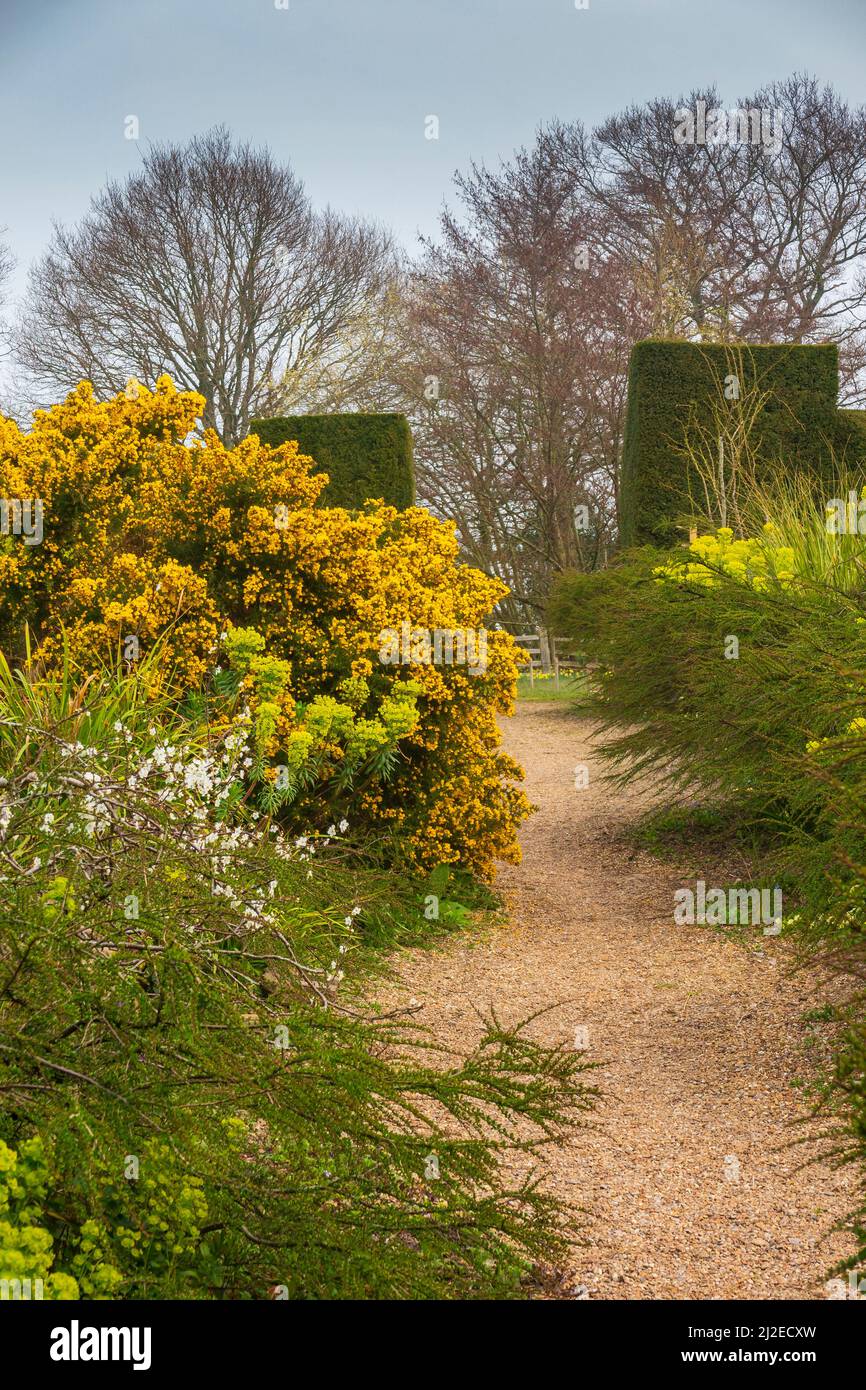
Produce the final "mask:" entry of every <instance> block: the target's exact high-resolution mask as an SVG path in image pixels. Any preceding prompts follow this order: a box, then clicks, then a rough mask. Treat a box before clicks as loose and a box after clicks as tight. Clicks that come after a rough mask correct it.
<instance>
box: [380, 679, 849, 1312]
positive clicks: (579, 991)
mask: <svg viewBox="0 0 866 1390" xmlns="http://www.w3.org/2000/svg"><path fill="white" fill-rule="evenodd" d="M504 732H505V743H506V747H507V749H508V751H509V752H510V753H512V754H513V756H515V757H516V758H517V759H518V760H519V761H520V762H521V763H522V764H523V766H524V767H525V768H526V773H527V778H526V788H527V791H528V793H529V796H530V798H531V799H532V801H534V802H535V803H537V804H538V806H539V810H538V812H537V814H536V815H534V816H533V817H532V818H531V819H530V820H529V821H528V822H527V824H526V825H525V827H524V829H523V832H522V835H521V841H522V845H523V855H524V857H523V863H522V864H521V865H520V866H519V867H516V868H513V867H507V868H505V869H503V871H502V873H501V878H500V883H499V886H500V888H501V889H502V890H503V891H504V893H505V896H506V901H507V903H508V906H509V914H510V921H509V924H507V925H504V926H502V927H499V928H495V929H494V930H493V931H492V933H490V932H489V933H487V934H486V936H485V937H484V938H483V939H481V940H478V941H473V940H472V939H471V938H468V937H466V936H463V937H461V938H459V939H458V940H456V941H451V942H449V943H448V944H447V946H446V947H445V948H444V949H443V950H437V951H413V952H409V953H407V954H406V955H405V956H403V957H402V958H400V960H398V962H397V971H398V977H399V985H398V988H397V994H398V996H400V997H404V998H405V997H410V996H414V998H415V999H417V1000H418V1001H419V1002H421V1003H422V1004H423V1005H424V1008H423V1011H422V1013H421V1015H420V1018H421V1019H422V1020H423V1021H425V1022H426V1023H427V1024H428V1026H430V1027H432V1029H433V1030H434V1032H435V1034H436V1037H437V1039H438V1041H439V1042H441V1043H444V1044H446V1045H447V1046H449V1047H452V1048H454V1049H457V1050H458V1051H465V1050H467V1049H468V1048H469V1047H470V1046H471V1045H472V1043H473V1041H474V1040H475V1039H476V1038H477V1036H478V1033H479V1028H480V1025H479V1022H478V1016H477V1012H476V1010H477V1009H482V1010H483V1009H485V1008H488V1007H489V1006H493V1007H494V1008H495V1009H496V1011H497V1013H498V1014H499V1016H500V1017H501V1018H502V1019H503V1021H508V1022H516V1021H517V1020H518V1019H520V1018H523V1017H525V1016H526V1015H528V1014H530V1013H532V1012H533V1011H535V1010H537V1009H538V1008H540V1007H545V1006H547V1005H550V1004H558V1005H560V1007H558V1008H557V1009H555V1010H554V1011H553V1012H552V1013H549V1014H547V1015H545V1017H544V1018H542V1019H539V1020H537V1021H536V1023H534V1024H533V1025H532V1032H533V1035H534V1036H536V1037H538V1038H539V1039H543V1040H546V1041H550V1042H554V1041H560V1040H562V1039H569V1040H570V1041H573V1040H574V1038H575V1030H576V1029H578V1028H585V1029H587V1030H588V1041H589V1050H588V1053H587V1056H588V1057H589V1058H591V1059H592V1060H594V1061H598V1062H601V1063H603V1067H602V1069H601V1070H600V1071H598V1072H596V1073H594V1079H595V1080H596V1081H597V1082H598V1084H599V1085H600V1086H601V1088H602V1090H603V1092H604V1101H603V1104H602V1105H601V1107H600V1109H599V1111H598V1112H597V1124H598V1128H597V1130H596V1132H591V1131H587V1130H581V1131H579V1132H578V1133H577V1134H575V1136H574V1137H573V1139H571V1140H570V1141H569V1142H568V1143H567V1144H565V1145H563V1146H562V1147H560V1148H557V1149H556V1150H555V1151H553V1152H548V1159H547V1162H548V1164H549V1174H548V1180H549V1184H550V1186H551V1187H553V1188H554V1189H556V1190H558V1191H559V1192H560V1193H561V1194H562V1195H563V1196H565V1197H566V1198H568V1199H569V1200H570V1201H571V1202H574V1203H577V1204H578V1205H579V1206H580V1207H581V1208H582V1209H583V1210H584V1213H585V1214H584V1218H583V1227H582V1232H581V1234H582V1238H583V1241H584V1242H585V1243H584V1244H582V1245H581V1246H579V1247H578V1248H577V1249H576V1250H575V1254H574V1259H573V1266H572V1267H570V1268H569V1269H568V1270H567V1271H566V1278H565V1280H564V1281H563V1284H562V1292H561V1293H560V1294H559V1296H561V1297H575V1289H578V1290H579V1293H578V1294H577V1296H581V1297H586V1296H588V1297H589V1298H625V1299H645V1298H667V1299H670V1298H673V1299H678V1298H682V1299H686V1298H697V1299H713V1298H723V1299H726V1298H750V1299H776V1298H792V1297H793V1298H825V1297H826V1296H827V1294H826V1291H825V1287H824V1285H825V1280H826V1278H827V1270H828V1267H829V1266H830V1265H832V1264H833V1263H834V1262H835V1260H836V1259H838V1258H839V1257H840V1256H842V1255H844V1254H846V1253H848V1250H849V1247H848V1245H847V1243H846V1241H845V1238H844V1237H843V1236H841V1235H839V1234H838V1233H836V1234H832V1233H831V1232H830V1228H831V1227H832V1225H833V1223H834V1222H835V1221H837V1220H839V1219H840V1218H842V1217H843V1216H844V1214H845V1212H846V1211H847V1210H849V1209H850V1207H851V1205H852V1204H853V1202H854V1198H855V1191H854V1185H853V1175H852V1173H851V1171H850V1170H835V1169H833V1168H829V1167H827V1166H825V1165H823V1164H819V1165H809V1166H807V1167H805V1168H804V1167H802V1165H803V1163H804V1160H805V1159H806V1158H807V1157H808V1156H809V1155H811V1154H812V1153H814V1150H813V1149H811V1148H804V1147H803V1146H802V1145H800V1146H798V1147H796V1148H793V1149H792V1148H791V1147H790V1146H789V1145H790V1141H791V1139H792V1138H793V1137H795V1133H801V1132H802V1131H800V1130H792V1127H791V1126H792V1122H794V1121H796V1120H797V1119H798V1118H800V1119H802V1118H803V1117H804V1115H805V1113H806V1110H805V1106H804V1102H803V1101H802V1099H801V1097H800V1095H799V1093H798V1092H797V1091H796V1090H795V1089H793V1088H792V1081H793V1080H794V1078H795V1077H799V1078H808V1077H809V1076H810V1075H812V1068H813V1065H814V1063H813V1053H812V1052H810V1050H809V1049H808V1047H807V1042H808V1032H807V1028H806V1025H805V1024H804V1022H803V1014H804V1012H805V1011H806V1010H807V1009H811V1008H814V1007H815V1005H816V1003H817V1002H819V997H816V994H815V992H814V991H815V986H816V981H815V980H814V979H811V980H810V979H809V977H808V976H805V975H802V974H800V975H795V976H790V975H788V974H787V973H786V972H785V965H786V956H785V954H784V950H783V948H782V946H781V944H780V943H778V942H776V941H775V940H772V939H770V940H767V941H766V942H762V943H761V949H762V950H763V952H764V954H763V958H761V957H758V956H757V955H756V954H755V952H754V951H753V950H751V949H749V948H748V947H747V946H746V945H744V944H742V943H740V942H734V941H732V940H730V939H727V938H726V937H725V936H724V934H722V933H719V932H714V931H712V930H711V929H707V928H702V927H688V926H685V927H683V926H675V925H674V923H673V901H674V899H673V893H674V889H675V888H676V887H679V886H682V885H683V884H685V883H688V882H690V881H691V882H692V883H693V882H694V877H693V876H691V877H690V876H689V875H688V874H686V873H684V872H683V871H682V868H680V872H679V873H678V872H677V866H676V865H673V864H668V863H666V862H664V863H663V862H660V861H658V860H656V859H655V858H653V857H651V856H649V855H643V854H635V852H634V850H633V849H631V848H630V847H629V844H628V842H627V841H626V840H625V839H624V837H623V834H622V832H623V830H624V829H625V828H626V827H627V825H628V823H629V822H631V821H633V820H634V819H635V818H636V817H637V816H638V814H639V813H640V812H641V811H642V810H643V809H645V807H646V805H647V804H648V802H649V800H650V796H649V793H648V792H646V791H644V792H639V791H636V790H635V789H633V788H632V789H627V790H626V791H625V792H622V791H617V790H615V789H612V788H611V787H610V786H608V785H606V784H605V783H604V782H603V781H602V780H601V772H602V769H601V767H600V764H599V759H598V756H597V753H596V752H595V751H594V749H593V746H592V742H591V738H590V730H589V727H588V726H587V725H586V724H585V723H582V722H580V721H578V720H576V719H575V718H574V717H573V716H572V715H571V714H570V713H569V712H568V711H567V710H564V709H563V707H562V706H556V705H545V704H526V705H522V706H519V707H518V712H517V714H516V716H515V717H514V718H513V719H511V720H508V721H505V726H504ZM578 763H586V764H588V766H589V768H590V783H589V786H588V787H587V788H586V789H584V790H581V791H578V790H576V789H575V786H574V780H575V779H574V768H575V765H576V764H578ZM388 993H389V994H390V993H391V991H390V990H389V991H388Z"/></svg>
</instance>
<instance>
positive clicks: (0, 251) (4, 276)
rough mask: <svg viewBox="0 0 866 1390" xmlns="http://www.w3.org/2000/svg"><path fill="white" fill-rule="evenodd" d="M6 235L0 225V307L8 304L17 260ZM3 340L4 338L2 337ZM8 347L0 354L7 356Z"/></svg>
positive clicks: (0, 323)
mask: <svg viewBox="0 0 866 1390" xmlns="http://www.w3.org/2000/svg"><path fill="white" fill-rule="evenodd" d="M5 235H6V228H5V227H0V309H3V308H4V306H5V304H6V283H7V281H8V279H9V276H10V275H11V274H12V271H13V270H14V268H15V261H14V259H13V256H12V252H11V251H10V250H9V247H8V246H7V244H6V242H5V241H4V240H3V238H4V237H5ZM3 327H4V325H3V321H2V320H0V332H2V330H3ZM0 341H2V339H0ZM7 350H8V349H5V348H4V349H3V351H2V353H0V355H2V356H5V353H6V351H7Z"/></svg>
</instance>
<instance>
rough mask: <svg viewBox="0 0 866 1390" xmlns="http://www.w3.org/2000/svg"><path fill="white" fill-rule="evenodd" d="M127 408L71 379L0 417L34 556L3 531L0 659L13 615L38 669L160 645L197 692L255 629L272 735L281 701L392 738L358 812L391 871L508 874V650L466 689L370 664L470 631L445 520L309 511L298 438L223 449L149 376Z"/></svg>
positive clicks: (8, 484) (16, 641) (434, 676)
mask: <svg viewBox="0 0 866 1390" xmlns="http://www.w3.org/2000/svg"><path fill="white" fill-rule="evenodd" d="M130 395H131V396H132V399H130V398H129V397H128V396H127V395H126V394H120V395H118V396H117V397H115V398H114V399H113V400H109V401H107V402H98V401H96V399H95V397H94V393H93V390H92V387H91V386H90V384H89V383H87V382H83V383H82V384H81V385H80V386H79V387H78V388H77V389H76V390H75V391H74V392H72V393H71V394H70V396H69V397H67V399H66V401H64V402H62V403H61V404H59V405H55V406H53V407H52V408H51V409H50V410H48V411H40V412H37V414H36V415H35V417H34V423H33V428H32V430H31V431H30V432H29V433H24V432H22V431H20V430H19V429H18V428H17V426H16V425H15V424H14V423H13V422H12V421H9V420H5V419H3V418H2V417H0V497H7V498H9V497H17V498H25V499H37V498H38V499H41V501H42V504H43V510H44V523H43V525H44V538H43V540H42V542H41V544H34V545H27V544H25V542H24V540H23V538H22V537H20V536H13V535H8V536H6V537H5V538H4V537H0V585H2V591H3V593H4V600H5V601H4V604H3V608H2V611H0V646H2V647H4V648H5V649H6V650H7V651H13V652H14V651H15V650H19V651H20V648H21V642H22V634H23V629H24V624H25V622H26V623H28V624H29V625H30V628H31V631H33V632H35V633H36V635H37V636H38V637H39V639H41V642H42V654H43V655H44V657H45V658H46V659H47V660H49V661H51V660H52V659H56V658H57V656H58V654H59V650H60V646H61V643H62V642H64V641H65V642H66V644H67V646H68V649H69V651H70V653H71V655H72V657H73V659H74V660H75V661H76V662H77V663H78V664H79V665H81V666H82V667H84V668H85V669H93V668H96V667H98V666H100V665H102V664H104V663H105V662H106V661H109V662H115V661H116V660H117V657H118V655H119V654H120V655H124V654H127V647H128V639H129V638H134V639H135V643H137V648H136V646H135V643H134V644H133V650H134V651H135V650H140V651H141V652H142V653H143V652H145V651H146V650H147V649H148V648H149V647H150V646H152V644H153V642H154V641H155V639H156V638H157V637H158V636H162V639H163V641H164V643H165V646H166V650H167V654H168V656H169V658H170V661H171V663H172V664H173V666H174V671H175V675H176V677H178V678H179V679H180V680H181V681H182V682H183V683H184V684H185V685H186V686H189V687H198V686H200V685H201V684H202V683H203V682H204V681H205V680H206V679H207V678H208V677H209V675H210V673H211V672H212V671H213V669H214V667H215V665H216V664H217V662H218V660H219V655H218V653H219V650H220V643H221V637H222V634H223V633H224V632H225V630H226V629H227V628H229V629H230V628H231V627H233V626H237V627H242V628H249V629H254V630H255V631H256V632H257V633H259V634H260V635H261V637H262V638H263V639H264V648H263V650H264V651H265V652H266V653H267V657H266V658H265V659H266V660H267V661H270V662H273V661H274V660H276V661H277V662H278V663H288V665H287V666H282V665H278V666H276V667H274V668H273V669H272V670H271V668H268V672H269V673H270V675H271V676H273V679H274V680H275V682H276V687H275V695H276V689H277V688H279V695H278V696H277V697H276V698H277V702H278V704H279V717H277V715H275V714H274V713H273V711H271V712H268V711H266V712H265V715H264V716H263V723H264V724H267V720H268V718H273V719H274V721H275V722H274V724H273V727H271V726H270V725H267V727H268V730H269V731H270V733H271V734H276V735H278V736H279V735H281V736H283V738H284V739H289V740H290V739H291V737H292V729H291V721H292V717H293V713H292V712H293V710H294V707H295V703H297V704H298V705H300V706H301V707H306V706H308V705H309V704H310V703H311V702H312V701H315V700H316V699H318V698H321V697H326V696H333V698H334V700H335V701H337V702H340V703H341V704H343V705H346V704H347V703H348V705H350V706H351V707H352V710H353V718H354V726H355V727H356V728H357V730H358V731H359V732H358V737H359V738H361V737H363V731H364V727H365V725H364V721H365V719H369V720H370V721H375V722H376V724H380V723H381V722H383V720H389V721H390V727H391V729H392V733H395V734H397V733H399V736H400V742H399V750H398V758H397V766H396V769H395V771H394V773H393V776H392V777H391V779H390V780H389V781H388V782H387V783H382V784H378V785H375V786H373V787H372V788H369V787H367V788H364V789H363V790H362V791H360V792H359V797H360V800H361V805H362V808H363V810H364V812H365V814H366V816H367V817H369V819H370V820H372V821H373V822H375V823H381V824H382V825H385V826H389V827H393V828H394V829H395V830H396V831H398V832H399V838H400V843H401V844H402V845H403V847H404V850H405V853H406V855H407V858H409V859H410V860H412V861H413V862H415V863H418V864H421V865H424V866H428V865H430V866H432V865H435V864H437V863H439V862H451V863H462V864H464V865H466V866H467V867H469V868H470V869H472V870H474V871H475V872H478V873H481V874H483V875H486V876H489V875H490V873H491V872H492V867H493V863H494V860H495V859H497V858H501V859H507V860H511V861H516V860H517V859H518V858H519V850H518V846H517V837H516V831H517V827H518V825H519V823H520V821H521V819H522V818H523V817H524V816H525V815H526V814H527V812H528V809H529V807H528V802H527V801H526V798H525V797H524V795H523V793H522V792H521V791H520V790H519V788H518V787H517V785H516V783H517V781H518V780H519V778H520V776H521V773H520V769H519V768H518V767H517V766H516V765H515V764H514V763H513V762H511V761H510V760H509V759H507V758H505V757H503V755H502V754H501V752H500V750H499V743H500V736H499V731H498V728H497V723H496V715H497V713H508V712H509V711H510V709H511V706H512V701H513V697H514V690H515V683H516V677H517V669H518V660H519V653H518V651H517V648H516V644H515V643H514V641H513V639H512V638H511V637H510V636H509V635H508V634H506V633H504V632H500V631H491V632H489V633H488V637H487V649H486V664H485V667H484V670H483V671H482V672H480V673H474V674H473V673H471V672H470V671H469V670H468V669H467V668H466V666H459V665H454V666H442V665H439V666H435V665H432V664H429V665H418V664H407V665H402V664H396V665H393V666H389V665H384V664H383V663H382V662H381V661H380V660H379V646H380V635H381V633H382V631H383V630H385V629H391V630H397V631H399V630H400V629H401V625H402V624H403V623H404V622H408V623H410V624H411V625H412V627H416V628H417V627H420V628H426V629H431V630H432V629H451V630H455V629H476V630H477V629H480V628H482V627H483V626H484V624H485V622H486V620H487V619H488V617H489V615H490V613H491V610H492V609H493V607H494V605H495V604H496V603H497V602H498V601H499V599H500V598H501V597H502V596H503V595H504V593H505V592H506V590H505V587H504V585H502V584H501V583H500V582H499V581H497V580H494V579H491V578H489V577H488V576H486V575H484V574H482V573H480V572H479V571H477V570H474V569H471V568H469V567H467V566H465V565H462V564H460V563H459V562H458V558H457V550H458V547H457V541H456V537H455V528H454V526H453V524H451V523H445V522H441V521H438V520H436V518H434V517H433V516H431V515H430V513H429V512H427V511H426V510H424V509H423V508H421V507H412V508H409V509H408V510H406V511H403V512H398V511H397V510H396V509H395V508H393V507H388V506H385V505H384V504H383V503H382V502H381V501H375V500H372V501H370V502H368V503H367V505H366V506H365V508H364V509H362V510H361V511H357V512H349V511H345V510H343V509H341V508H334V507H331V508H326V507H317V506H316V505H315V504H316V501H317V499H318V497H319V495H320V493H321V490H322V488H323V487H324V486H325V484H326V482H327V478H326V475H321V474H316V473H315V472H314V471H313V468H314V465H313V462H312V460H311V459H309V458H307V457H305V456H303V455H301V454H299V452H298V446H297V444H295V443H287V444H284V445H281V446H280V447H279V448H276V449H272V448H269V447H267V446H265V445H263V444H262V443H261V442H260V441H259V439H258V438H257V437H256V436H251V437H250V438H248V439H246V440H244V441H243V442H242V443H241V444H239V445H238V446H237V447H236V448H234V449H232V450H229V449H226V448H225V447H224V446H223V444H222V443H221V441H220V440H219V438H218V437H217V436H216V435H215V434H214V433H213V432H210V431H208V432H205V433H204V434H203V435H201V433H200V431H197V425H198V421H199V419H200V417H201V414H202V411H203V409H204V401H203V399H202V398H201V397H200V396H197V395H196V394H194V393H190V392H177V391H176V390H175V389H174V387H173V385H172V383H171V381H170V380H169V379H168V378H167V377H162V378H160V380H159V381H158V382H157V384H156V387H155V389H154V390H153V391H152V392H151V391H148V390H147V389H146V388H144V387H138V388H137V392H131V393H130ZM266 674H267V673H266ZM284 678H285V680H284ZM406 679H411V680H412V681H413V682H416V683H417V685H418V686H419V687H420V694H419V695H418V697H417V710H418V716H419V717H418V718H417V719H413V718H410V717H409V711H408V709H407V707H405V706H402V705H401V704H400V701H399V698H398V700H397V703H395V702H394V700H393V698H391V692H392V689H393V687H394V686H395V684H397V683H398V682H400V681H401V680H406ZM398 694H399V692H398ZM289 697H290V698H289ZM302 732H303V731H302V730H300V729H296V730H295V734H296V735H298V736H299V735H300V734H301V733H302ZM296 741H297V739H296Z"/></svg>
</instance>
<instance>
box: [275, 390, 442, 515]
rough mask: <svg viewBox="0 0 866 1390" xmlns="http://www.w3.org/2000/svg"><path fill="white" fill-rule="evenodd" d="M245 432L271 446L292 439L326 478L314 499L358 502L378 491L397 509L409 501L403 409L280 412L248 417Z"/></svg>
mask: <svg viewBox="0 0 866 1390" xmlns="http://www.w3.org/2000/svg"><path fill="white" fill-rule="evenodd" d="M250 433H251V434H257V435H258V436H259V438H260V439H261V441H262V443H263V444H270V445H272V446H273V447H276V446H277V445H279V444H285V443H286V441H287V440H289V439H296V440H297V441H298V445H299V446H300V451H301V453H302V454H309V455H310V456H311V457H312V458H313V459H314V460H315V463H316V465H317V467H316V469H315V470H314V471H317V472H324V473H327V474H328V477H329V479H330V481H329V483H328V486H327V487H326V488H325V490H324V492H323V493H322V496H321V498H320V503H319V505H321V506H325V507H346V508H348V509H349V510H352V509H354V508H357V507H362V506H363V505H364V502H365V501H366V499H367V498H368V497H381V498H382V499H383V500H384V501H385V502H386V503H387V504H389V505H390V506H392V507H397V508H398V509H400V510H403V509H404V508H405V507H411V506H414V503H415V474H414V465H413V458H412V432H411V430H410V428H409V422H408V421H407V419H406V417H405V416H404V415H372V414H365V413H363V412H359V413H355V414H344V415H282V416H274V417H272V418H271V419H267V420H253V422H252V425H251V428H250Z"/></svg>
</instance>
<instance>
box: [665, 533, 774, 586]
mask: <svg viewBox="0 0 866 1390" xmlns="http://www.w3.org/2000/svg"><path fill="white" fill-rule="evenodd" d="M774 530H775V527H774V525H773V523H772V522H771V521H768V522H767V523H766V525H765V526H764V530H763V534H762V535H761V536H750V537H749V538H748V539H745V540H735V539H734V533H733V531H732V530H731V528H730V527H729V526H720V527H719V529H718V530H717V531H716V532H715V533H714V534H712V535H707V536H698V537H697V538H696V539H695V540H693V541H691V542H690V544H689V550H690V552H691V554H692V555H694V557H695V559H694V562H691V561H685V562H683V561H680V560H672V561H670V562H669V563H668V564H665V565H660V566H659V567H658V568H657V569H655V570H654V571H653V573H654V574H655V576H656V577H657V578H659V579H676V580H681V581H683V582H690V583H692V584H714V583H715V582H716V580H717V578H718V574H719V573H720V572H721V573H723V574H728V575H730V576H731V578H732V579H738V580H740V581H741V582H743V583H747V584H750V585H751V586H752V588H754V589H757V590H758V591H766V590H767V589H768V588H769V587H770V584H771V583H773V582H776V583H780V584H786V583H789V582H790V581H791V580H792V579H793V578H794V552H793V550H792V549H791V547H790V546H785V545H781V544H779V543H778V541H777V540H776V538H775V536H774Z"/></svg>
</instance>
